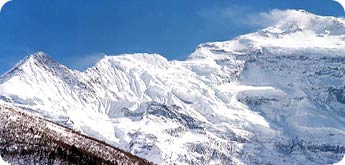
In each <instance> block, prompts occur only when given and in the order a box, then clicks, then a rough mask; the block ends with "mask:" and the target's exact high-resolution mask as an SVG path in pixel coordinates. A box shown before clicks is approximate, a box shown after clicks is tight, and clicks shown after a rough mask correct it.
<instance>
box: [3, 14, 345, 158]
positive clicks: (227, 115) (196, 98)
mask: <svg viewBox="0 0 345 165" xmlns="http://www.w3.org/2000/svg"><path fill="white" fill-rule="evenodd" d="M285 14H286V15H285V16H284V19H281V20H280V21H278V22H277V23H276V24H274V25H273V26H271V27H268V28H265V29H262V30H260V31H258V32H255V33H251V34H247V35H242V36H239V37H237V38H235V39H233V40H230V41H225V42H213V43H205V44H201V45H200V46H199V47H198V48H197V49H196V50H195V52H194V53H192V54H191V55H190V56H189V58H188V59H187V60H185V61H168V60H166V59H165V58H164V57H162V56H160V55H158V54H126V55H119V56H105V57H104V58H103V59H101V60H100V61H98V63H97V64H96V65H95V66H93V67H91V68H88V69H87V70H85V71H83V72H79V71H74V70H70V69H68V68H67V67H65V66H63V65H61V64H59V63H57V62H55V61H54V60H53V59H51V58H50V57H49V56H47V55H46V54H44V53H42V52H38V53H36V54H33V55H30V56H28V57H26V58H25V59H23V60H22V61H21V62H19V63H18V64H17V65H16V66H14V67H13V68H12V69H11V70H10V71H9V72H7V73H5V74H4V75H3V76H1V78H0V99H1V100H2V101H3V102H4V104H11V105H14V106H16V107H19V108H21V109H23V110H24V111H28V112H31V113H33V114H36V115H39V116H41V117H43V118H45V119H48V120H50V121H53V122H56V123H58V124H61V125H64V126H66V127H70V128H73V129H75V130H77V131H80V132H81V133H83V134H86V135H88V136H91V137H94V138H97V139H99V140H102V141H105V142H107V143H109V144H111V145H113V146H115V147H119V148H121V149H123V150H125V151H128V152H131V153H133V154H135V155H138V156H140V157H143V158H145V159H147V160H149V161H152V162H155V163H158V164H172V163H179V164H220V163H222V164H331V163H335V162H338V161H339V160H341V159H342V157H343V155H344V154H345V141H344V140H343V139H344V137H345V110H344V109H345V93H344V91H345V20H344V19H342V18H334V17H324V16H316V15H313V14H311V13H308V12H306V11H296V10H288V11H285Z"/></svg>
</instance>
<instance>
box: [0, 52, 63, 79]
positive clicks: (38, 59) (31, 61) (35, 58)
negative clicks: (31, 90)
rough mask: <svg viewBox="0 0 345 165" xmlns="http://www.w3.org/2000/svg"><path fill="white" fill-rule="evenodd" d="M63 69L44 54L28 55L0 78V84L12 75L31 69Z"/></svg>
mask: <svg viewBox="0 0 345 165" xmlns="http://www.w3.org/2000/svg"><path fill="white" fill-rule="evenodd" d="M61 67H64V66H62V65H61V64H59V63H57V62H56V61H54V60H53V59H52V58H51V57H50V56H49V55H47V54H46V53H44V52H41V51H39V52H36V53H33V54H30V55H28V56H26V57H25V58H23V59H22V60H21V61H19V62H18V63H17V64H16V65H15V66H14V67H12V68H11V69H10V70H9V71H8V72H6V73H4V74H3V75H2V76H0V82H3V81H5V80H7V79H9V78H11V77H13V76H14V75H17V74H19V73H23V72H27V71H29V72H30V71H32V70H33V68H41V69H44V70H54V69H57V68H61Z"/></svg>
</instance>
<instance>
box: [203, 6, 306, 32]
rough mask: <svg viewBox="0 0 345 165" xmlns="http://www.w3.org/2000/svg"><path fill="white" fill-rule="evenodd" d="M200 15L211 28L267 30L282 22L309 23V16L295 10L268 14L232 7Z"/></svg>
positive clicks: (273, 10) (277, 10)
mask: <svg viewBox="0 0 345 165" xmlns="http://www.w3.org/2000/svg"><path fill="white" fill-rule="evenodd" d="M199 15H200V16H201V17H202V18H203V19H204V20H205V22H209V23H210V24H211V25H210V26H212V25H213V26H220V25H221V26H237V27H244V26H246V27H250V28H265V27H268V26H272V25H275V24H277V23H279V22H280V21H298V22H303V21H309V20H310V18H307V17H308V15H307V14H305V13H303V12H301V11H298V10H293V9H288V10H280V9H272V10H270V11H267V12H260V11H255V10H253V9H251V8H249V7H244V6H236V5H235V6H231V7H227V8H213V9H207V10H203V11H201V12H199Z"/></svg>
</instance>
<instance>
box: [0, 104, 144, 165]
mask: <svg viewBox="0 0 345 165" xmlns="http://www.w3.org/2000/svg"><path fill="white" fill-rule="evenodd" d="M0 119H1V120H0V124H1V128H0V132H1V134H0V153H1V156H2V157H3V158H4V159H5V160H6V161H7V162H9V163H13V164H66V163H67V164H118V163H120V164H150V163H149V162H147V161H145V160H142V159H140V158H138V157H136V156H133V155H131V154H129V153H126V152H123V151H121V150H118V149H116V148H113V147H111V146H109V145H106V144H105V143H102V142H100V141H97V140H95V139H90V138H88V137H86V136H83V135H80V134H77V133H76V132H73V131H71V130H69V129H66V128H63V127H61V126H58V125H56V124H53V123H51V122H48V121H45V120H42V119H40V118H38V117H35V116H31V115H29V114H26V113H23V112H20V111H19V110H15V109H13V108H10V107H7V106H2V105H1V106H0Z"/></svg>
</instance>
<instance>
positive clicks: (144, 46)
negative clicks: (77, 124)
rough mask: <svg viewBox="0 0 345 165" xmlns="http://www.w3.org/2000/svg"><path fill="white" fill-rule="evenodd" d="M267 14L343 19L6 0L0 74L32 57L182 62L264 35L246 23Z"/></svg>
mask: <svg viewBox="0 0 345 165" xmlns="http://www.w3.org/2000/svg"><path fill="white" fill-rule="evenodd" d="M273 9H280V10H285V9H304V10H307V11H309V12H312V13H315V14H318V15H331V16H337V17H343V16H345V13H344V11H343V9H342V7H341V6H340V5H339V4H338V3H336V2H334V1H333V0H173V1H165V0H145V1H142V0H30V1H29V0H12V1H11V2H9V3H7V4H6V5H5V6H4V7H3V9H2V11H1V13H0V74H2V73H4V72H5V71H6V70H8V69H9V68H10V67H11V66H13V65H14V64H15V63H16V62H18V61H19V60H20V59H22V58H24V57H25V56H26V55H28V54H31V53H34V52H37V51H44V52H46V53H47V54H49V55H50V56H52V57H53V58H54V59H55V60H56V61H58V62H60V63H62V64H64V65H67V66H68V67H70V68H73V69H79V70H83V69H85V68H86V67H88V66H91V65H93V64H94V63H95V62H96V61H97V60H98V59H99V58H101V57H102V56H104V54H108V55H118V54H123V53H136V52H146V53H159V54H161V55H163V56H165V57H166V58H168V59H169V60H173V59H177V60H182V59H185V58H186V57H187V56H188V55H189V54H190V53H192V52H193V50H194V49H195V48H196V47H197V45H199V44H201V43H204V42H212V41H224V40H230V39H232V38H234V37H236V36H238V35H241V34H245V33H249V32H254V31H256V30H258V29H260V28H263V27H262V26H264V25H261V24H257V23H255V22H250V21H253V19H248V18H251V16H255V15H258V14H259V13H265V12H267V13H268V12H270V11H271V10H273ZM257 21H261V20H257Z"/></svg>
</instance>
